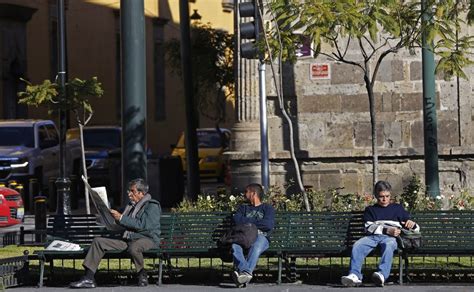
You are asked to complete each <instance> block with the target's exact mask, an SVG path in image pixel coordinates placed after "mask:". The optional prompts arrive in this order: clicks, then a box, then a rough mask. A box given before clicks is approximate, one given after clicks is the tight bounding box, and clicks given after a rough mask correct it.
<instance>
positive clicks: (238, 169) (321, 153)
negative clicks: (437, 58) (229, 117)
mask: <svg viewBox="0 0 474 292" xmlns="http://www.w3.org/2000/svg"><path fill="white" fill-rule="evenodd" d="M348 54H349V56H350V55H351V54H353V55H352V57H353V58H354V59H357V52H356V51H355V50H354V51H349V53H348ZM246 62H249V61H246ZM311 63H327V64H329V66H330V71H331V74H330V78H328V79H326V80H311V79H310V78H309V76H310V64H311ZM254 65H255V64H254ZM267 67H268V66H267ZM372 67H374V66H372ZM241 68H242V67H241ZM243 72H245V71H241V74H242V73H243ZM421 74H422V73H421V53H420V52H418V54H416V55H411V54H409V53H408V52H405V51H403V52H400V53H397V54H395V55H390V56H389V57H387V58H386V59H385V60H384V62H383V63H382V65H381V67H380V70H379V74H378V75H377V78H376V80H377V81H376V82H375V87H374V92H375V108H376V112H377V138H378V145H377V146H378V150H379V152H380V153H379V154H380V166H379V172H380V173H379V179H387V180H389V181H390V182H391V183H392V184H393V186H394V188H395V191H396V192H400V191H401V190H402V188H403V186H404V185H406V183H407V182H408V180H409V179H410V177H411V176H412V175H413V174H417V175H419V176H420V177H421V178H424V162H423V153H424V149H423V112H422V80H421V79H422V75H421ZM466 74H467V75H468V76H470V77H474V67H470V68H467V69H466ZM254 77H255V75H254ZM442 77H443V76H437V80H436V100H437V117H438V151H439V158H440V163H439V164H440V165H439V171H440V188H441V190H442V193H449V192H457V191H458V190H459V189H466V188H472V187H473V186H474V177H473V176H474V172H473V171H471V169H474V147H473V146H472V145H473V137H474V132H473V131H474V127H473V126H472V124H473V106H474V104H473V102H472V101H471V100H472V96H473V93H474V81H473V80H474V79H473V78H471V80H470V81H469V80H462V79H461V80H459V86H458V83H457V81H456V79H452V80H449V81H445V80H444V79H443V78H442ZM253 80H255V79H253ZM283 80H284V84H283V87H284V90H283V91H284V93H285V106H287V107H288V108H289V110H290V112H291V116H292V120H293V123H294V129H295V139H294V141H295V145H296V154H297V157H298V161H299V163H300V167H301V170H302V174H303V183H304V184H305V185H308V186H312V187H314V188H316V189H327V188H334V187H344V190H345V191H346V192H371V189H372V187H371V185H372V165H371V127H370V116H369V102H368V96H367V92H366V89H365V85H364V82H363V75H362V71H361V70H360V69H358V68H357V67H355V66H351V65H347V64H339V63H335V62H331V61H329V60H325V59H319V58H318V59H317V60H315V59H304V60H298V62H297V63H296V64H294V65H285V66H284V70H283ZM266 84H267V85H266V86H267V95H268V110H269V113H268V114H269V117H268V124H269V149H270V159H271V161H270V171H271V178H270V179H271V184H283V183H285V182H288V181H289V180H291V179H292V178H294V166H293V165H292V163H291V161H290V155H289V152H288V150H289V135H288V126H287V125H286V123H285V122H284V121H283V119H282V118H281V113H280V111H279V105H278V102H277V98H276V93H275V87H274V85H273V81H272V80H271V71H270V70H268V71H267V80H266ZM241 86H242V85H241ZM237 96H238V101H237V111H238V117H237V121H238V122H237V124H236V127H235V128H234V133H235V134H236V135H234V143H233V147H232V151H231V152H229V153H228V155H229V157H230V159H231V160H232V165H231V170H232V177H233V184H234V186H235V187H238V188H241V187H242V186H244V185H245V184H247V183H249V182H259V181H260V153H259V149H260V141H259V139H258V138H259V137H258V133H259V132H258V131H259V124H258V118H257V117H258V102H256V101H258V97H253V98H251V100H252V102H248V99H249V98H248V96H247V97H246V99H247V102H246V103H245V105H243V104H242V103H239V100H241V101H242V100H244V99H243V98H241V97H240V96H239V95H237ZM244 106H245V107H249V106H251V107H252V108H253V112H255V113H256V114H257V116H255V117H254V119H253V120H252V121H249V120H248V119H246V120H245V121H244V119H243V118H242V117H243V115H242V114H240V115H241V116H239V107H240V111H241V110H242V108H243V107H244ZM256 109H257V110H256ZM244 129H246V130H244ZM243 141H246V142H245V143H244V142H243ZM244 144H245V146H242V145H244ZM293 180H294V179H293Z"/></svg>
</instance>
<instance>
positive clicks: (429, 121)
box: [421, 0, 440, 198]
mask: <svg viewBox="0 0 474 292" xmlns="http://www.w3.org/2000/svg"><path fill="white" fill-rule="evenodd" d="M421 11H422V13H423V15H422V27H423V34H422V37H421V38H422V64H423V131H424V148H425V185H426V192H427V193H428V195H430V196H431V197H433V198H436V197H437V196H438V195H439V194H440V191H439V168H438V123H437V116H436V108H437V106H436V87H435V86H436V85H435V62H434V53H433V43H428V41H427V36H428V32H427V31H426V30H425V28H426V26H427V23H428V22H430V21H431V18H432V16H433V15H432V12H431V9H430V7H427V0H422V1H421Z"/></svg>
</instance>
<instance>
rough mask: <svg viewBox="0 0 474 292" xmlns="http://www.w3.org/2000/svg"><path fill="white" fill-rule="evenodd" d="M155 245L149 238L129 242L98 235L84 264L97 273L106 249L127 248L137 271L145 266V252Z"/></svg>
mask: <svg viewBox="0 0 474 292" xmlns="http://www.w3.org/2000/svg"><path fill="white" fill-rule="evenodd" d="M153 247H155V243H154V242H153V241H152V240H151V239H148V238H140V239H137V240H133V241H128V242H127V241H124V240H122V239H112V238H104V237H96V238H94V241H92V244H91V246H90V248H89V251H88V252H87V255H86V258H85V259H84V263H83V264H82V265H83V266H84V267H85V268H87V269H89V270H91V271H93V272H94V273H95V272H96V271H97V267H98V266H99V263H100V261H101V260H102V258H103V257H104V254H105V252H106V251H108V250H127V252H128V253H129V254H130V255H131V257H132V260H133V263H134V264H135V268H136V269H137V272H139V271H140V270H141V269H143V266H144V262H143V252H144V251H146V250H148V249H151V248H153Z"/></svg>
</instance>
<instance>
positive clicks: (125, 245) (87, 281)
mask: <svg viewBox="0 0 474 292" xmlns="http://www.w3.org/2000/svg"><path fill="white" fill-rule="evenodd" d="M128 197H129V198H130V202H129V203H128V204H127V206H126V207H125V210H124V212H123V213H120V212H119V211H116V210H113V209H110V214H111V215H112V217H113V218H114V219H115V221H116V222H117V223H118V225H120V226H121V227H123V228H124V229H125V231H124V233H123V237H122V239H112V238H104V237H96V238H94V241H93V242H92V244H91V246H90V248H89V251H88V252H87V255H86V258H85V259H84V263H83V264H82V265H83V266H84V269H85V275H84V276H83V277H82V278H81V279H80V280H79V281H77V282H73V283H71V284H70V287H71V288H95V287H96V283H95V280H94V275H95V272H96V271H97V267H98V266H99V263H100V261H101V259H102V257H103V256H104V254H105V252H106V251H108V250H127V251H128V253H130V255H131V257H132V260H133V262H134V264H135V268H136V270H137V272H138V286H147V285H148V278H147V274H146V272H145V269H144V263H143V252H144V251H146V250H148V249H151V248H158V247H159V242H160V217H161V207H160V203H159V202H158V201H156V200H153V199H152V198H151V196H150V194H148V184H147V183H146V182H145V180H143V179H135V180H132V181H131V182H130V183H129V184H128Z"/></svg>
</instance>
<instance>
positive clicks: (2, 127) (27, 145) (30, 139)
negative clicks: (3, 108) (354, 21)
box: [0, 120, 81, 195]
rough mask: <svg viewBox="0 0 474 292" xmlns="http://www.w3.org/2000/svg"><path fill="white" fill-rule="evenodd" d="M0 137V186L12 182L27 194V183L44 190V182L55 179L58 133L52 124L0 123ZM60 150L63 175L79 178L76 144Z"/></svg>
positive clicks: (46, 184)
mask: <svg viewBox="0 0 474 292" xmlns="http://www.w3.org/2000/svg"><path fill="white" fill-rule="evenodd" d="M0 137H1V139H0V182H8V181H10V180H15V181H17V182H19V183H22V184H23V185H24V187H25V191H27V188H28V185H29V184H28V180H29V179H30V178H36V179H38V182H39V183H40V189H42V190H45V189H46V187H47V186H48V179H49V178H50V177H57V176H58V175H59V133H58V130H57V128H56V126H55V125H54V122H53V121H50V120H3V121H0ZM64 150H65V155H66V175H67V176H69V175H71V174H73V173H74V174H79V170H80V162H81V159H80V158H81V146H80V143H79V142H78V141H73V142H68V143H66V144H65V147H64ZM25 195H27V193H25Z"/></svg>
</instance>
